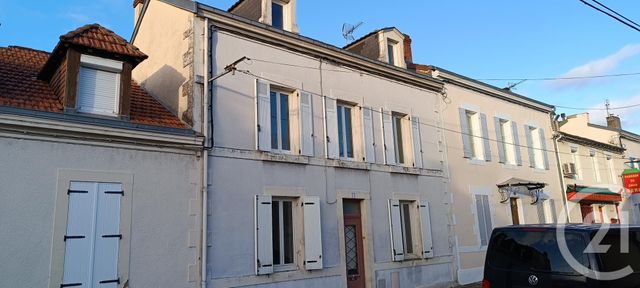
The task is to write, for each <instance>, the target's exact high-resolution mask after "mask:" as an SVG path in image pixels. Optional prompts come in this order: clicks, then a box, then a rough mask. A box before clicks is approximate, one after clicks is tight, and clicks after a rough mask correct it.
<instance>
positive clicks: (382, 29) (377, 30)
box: [342, 27, 399, 50]
mask: <svg viewBox="0 0 640 288" xmlns="http://www.w3.org/2000/svg"><path fill="white" fill-rule="evenodd" d="M394 29H395V30H398V28H396V27H385V28H380V29H376V30H373V31H371V32H369V33H368V34H366V35H364V36H362V37H360V38H358V39H356V40H355V41H353V42H351V43H349V44H347V45H346V46H344V47H342V49H345V50H348V49H349V48H351V47H352V46H354V45H356V44H358V43H359V42H360V41H362V40H364V39H367V38H369V37H370V36H372V35H375V34H377V33H378V32H380V31H388V30H394ZM398 31H399V30H398Z"/></svg>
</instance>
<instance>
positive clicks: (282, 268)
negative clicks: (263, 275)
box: [273, 264, 298, 273]
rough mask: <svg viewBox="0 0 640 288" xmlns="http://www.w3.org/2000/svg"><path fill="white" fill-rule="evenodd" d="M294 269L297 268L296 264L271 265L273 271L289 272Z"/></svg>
mask: <svg viewBox="0 0 640 288" xmlns="http://www.w3.org/2000/svg"><path fill="white" fill-rule="evenodd" d="M296 270H298V266H297V265H296V264H288V265H278V266H276V265H274V266H273V273H280V272H291V271H296Z"/></svg>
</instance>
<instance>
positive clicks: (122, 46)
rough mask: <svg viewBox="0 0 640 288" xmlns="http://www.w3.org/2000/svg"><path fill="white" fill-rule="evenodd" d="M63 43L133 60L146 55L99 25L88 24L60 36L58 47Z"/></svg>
mask: <svg viewBox="0 0 640 288" xmlns="http://www.w3.org/2000/svg"><path fill="white" fill-rule="evenodd" d="M65 43H68V44H73V45H78V46H83V47H87V48H93V49H97V50H101V51H104V52H110V53H115V54H119V55H124V56H130V57H133V58H141V59H146V58H147V55H146V54H144V53H142V51H140V49H138V47H136V46H133V45H132V44H130V43H129V42H127V40H125V39H124V38H122V37H120V36H119V35H118V34H116V33H114V32H113V31H111V30H109V29H107V28H104V27H102V26H100V25H99V24H88V25H85V26H82V27H79V28H78V29H76V30H73V31H70V32H68V33H67V34H64V35H62V36H60V43H59V44H58V46H60V44H65ZM56 48H58V47H56Z"/></svg>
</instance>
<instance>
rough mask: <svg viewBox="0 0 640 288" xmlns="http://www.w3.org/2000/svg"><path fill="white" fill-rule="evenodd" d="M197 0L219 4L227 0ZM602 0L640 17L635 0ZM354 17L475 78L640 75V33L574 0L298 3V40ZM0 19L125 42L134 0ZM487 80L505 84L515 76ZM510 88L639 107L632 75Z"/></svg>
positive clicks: (62, 4) (40, 4)
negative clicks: (98, 27) (84, 30)
mask: <svg viewBox="0 0 640 288" xmlns="http://www.w3.org/2000/svg"><path fill="white" fill-rule="evenodd" d="M201 2H203V3H206V4H209V5H212V6H214V7H218V8H221V9H226V8H228V7H229V6H231V5H232V4H233V3H234V2H235V0H203V1H201ZM601 2H602V3H604V4H606V5H608V6H609V7H611V8H614V9H616V10H617V11H619V12H621V13H622V14H623V15H625V16H627V17H628V18H631V19H634V20H635V21H636V22H638V21H640V1H635V0H625V1H623V0H617V1H613V0H601ZM398 3H402V4H398ZM358 21H363V22H364V24H363V25H362V27H361V28H360V29H358V30H357V31H356V32H355V36H356V37H359V36H362V35H364V34H366V33H368V32H370V31H372V30H374V29H377V28H381V27H387V26H396V27H398V28H399V29H400V30H401V31H402V32H404V33H406V34H409V35H410V36H411V38H412V39H413V53H414V62H417V63H423V64H433V65H437V66H441V67H443V68H446V69H448V70H452V71H454V72H457V73H460V74H463V75H466V76H468V77H471V78H475V79H487V78H501V79H502V78H542V77H558V76H589V75H601V74H617V73H634V72H640V32H637V31H634V30H632V29H630V28H629V27H626V26H624V25H622V24H620V23H618V22H616V21H615V20H613V19H611V18H608V17H607V16H605V15H603V14H600V13H599V12H597V11H595V10H593V9H591V8H589V7H587V6H585V5H584V4H582V3H581V2H580V1H578V0H563V1H556V0H517V1H514V0H493V1H471V0H447V1H435V0H421V1H417V0H415V1H364V0H351V1H338V0H324V1H317V0H316V1H312V0H299V1H298V24H299V26H300V31H301V34H303V35H305V36H308V37H311V38H315V39H318V40H320V41H323V42H327V43H330V44H334V45H337V46H342V45H344V44H345V40H344V39H343V38H342V35H341V27H342V24H343V23H356V22H358ZM0 23H1V26H0V46H8V45H20V46H27V47H32V48H36V49H41V50H47V51H50V50H51V49H53V47H54V46H55V44H56V42H57V40H58V36H59V35H61V34H64V33H66V32H67V31H70V30H73V29H74V28H76V27H78V26H81V25H83V24H87V23H100V24H102V25H103V26H106V27H109V28H110V29H112V30H114V31H115V32H116V33H118V34H120V35H122V36H124V37H125V38H127V39H128V38H129V36H130V35H131V31H132V29H133V9H132V0H92V1H86V0H84V1H80V0H67V1H50V0H47V1H45V0H41V1H15V0H0ZM487 82H488V83H491V84H494V85H496V86H499V87H504V86H507V85H508V84H509V82H513V81H487ZM515 92H517V93H520V94H523V95H526V96H529V97H531V98H534V99H538V100H541V101H544V102H547V103H550V104H553V105H559V106H569V107H577V108H604V101H605V99H609V100H610V101H611V103H612V107H619V106H626V105H632V104H640V76H630V77H618V78H606V79H593V80H572V81H568V80H565V81H526V82H524V83H522V84H521V85H519V86H518V87H517V90H515ZM558 111H560V112H566V113H568V114H572V113H579V112H585V111H584V110H570V109H558ZM588 112H589V113H590V115H591V121H592V122H595V123H603V121H604V117H605V113H604V111H602V110H589V111H588ZM614 112H615V113H616V114H619V115H621V117H622V118H623V127H624V128H625V129H627V130H630V131H633V132H635V133H640V116H638V115H637V114H640V107H635V108H631V109H623V110H615V111H614Z"/></svg>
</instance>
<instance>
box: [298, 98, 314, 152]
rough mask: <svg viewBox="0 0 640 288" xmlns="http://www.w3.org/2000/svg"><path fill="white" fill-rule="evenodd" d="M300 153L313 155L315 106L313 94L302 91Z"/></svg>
mask: <svg viewBox="0 0 640 288" xmlns="http://www.w3.org/2000/svg"><path fill="white" fill-rule="evenodd" d="M299 93H300V94H299V95H300V154H302V155H305V156H313V108H312V107H313V106H312V99H311V94H310V93H309V92H305V91H300V92H299Z"/></svg>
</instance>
